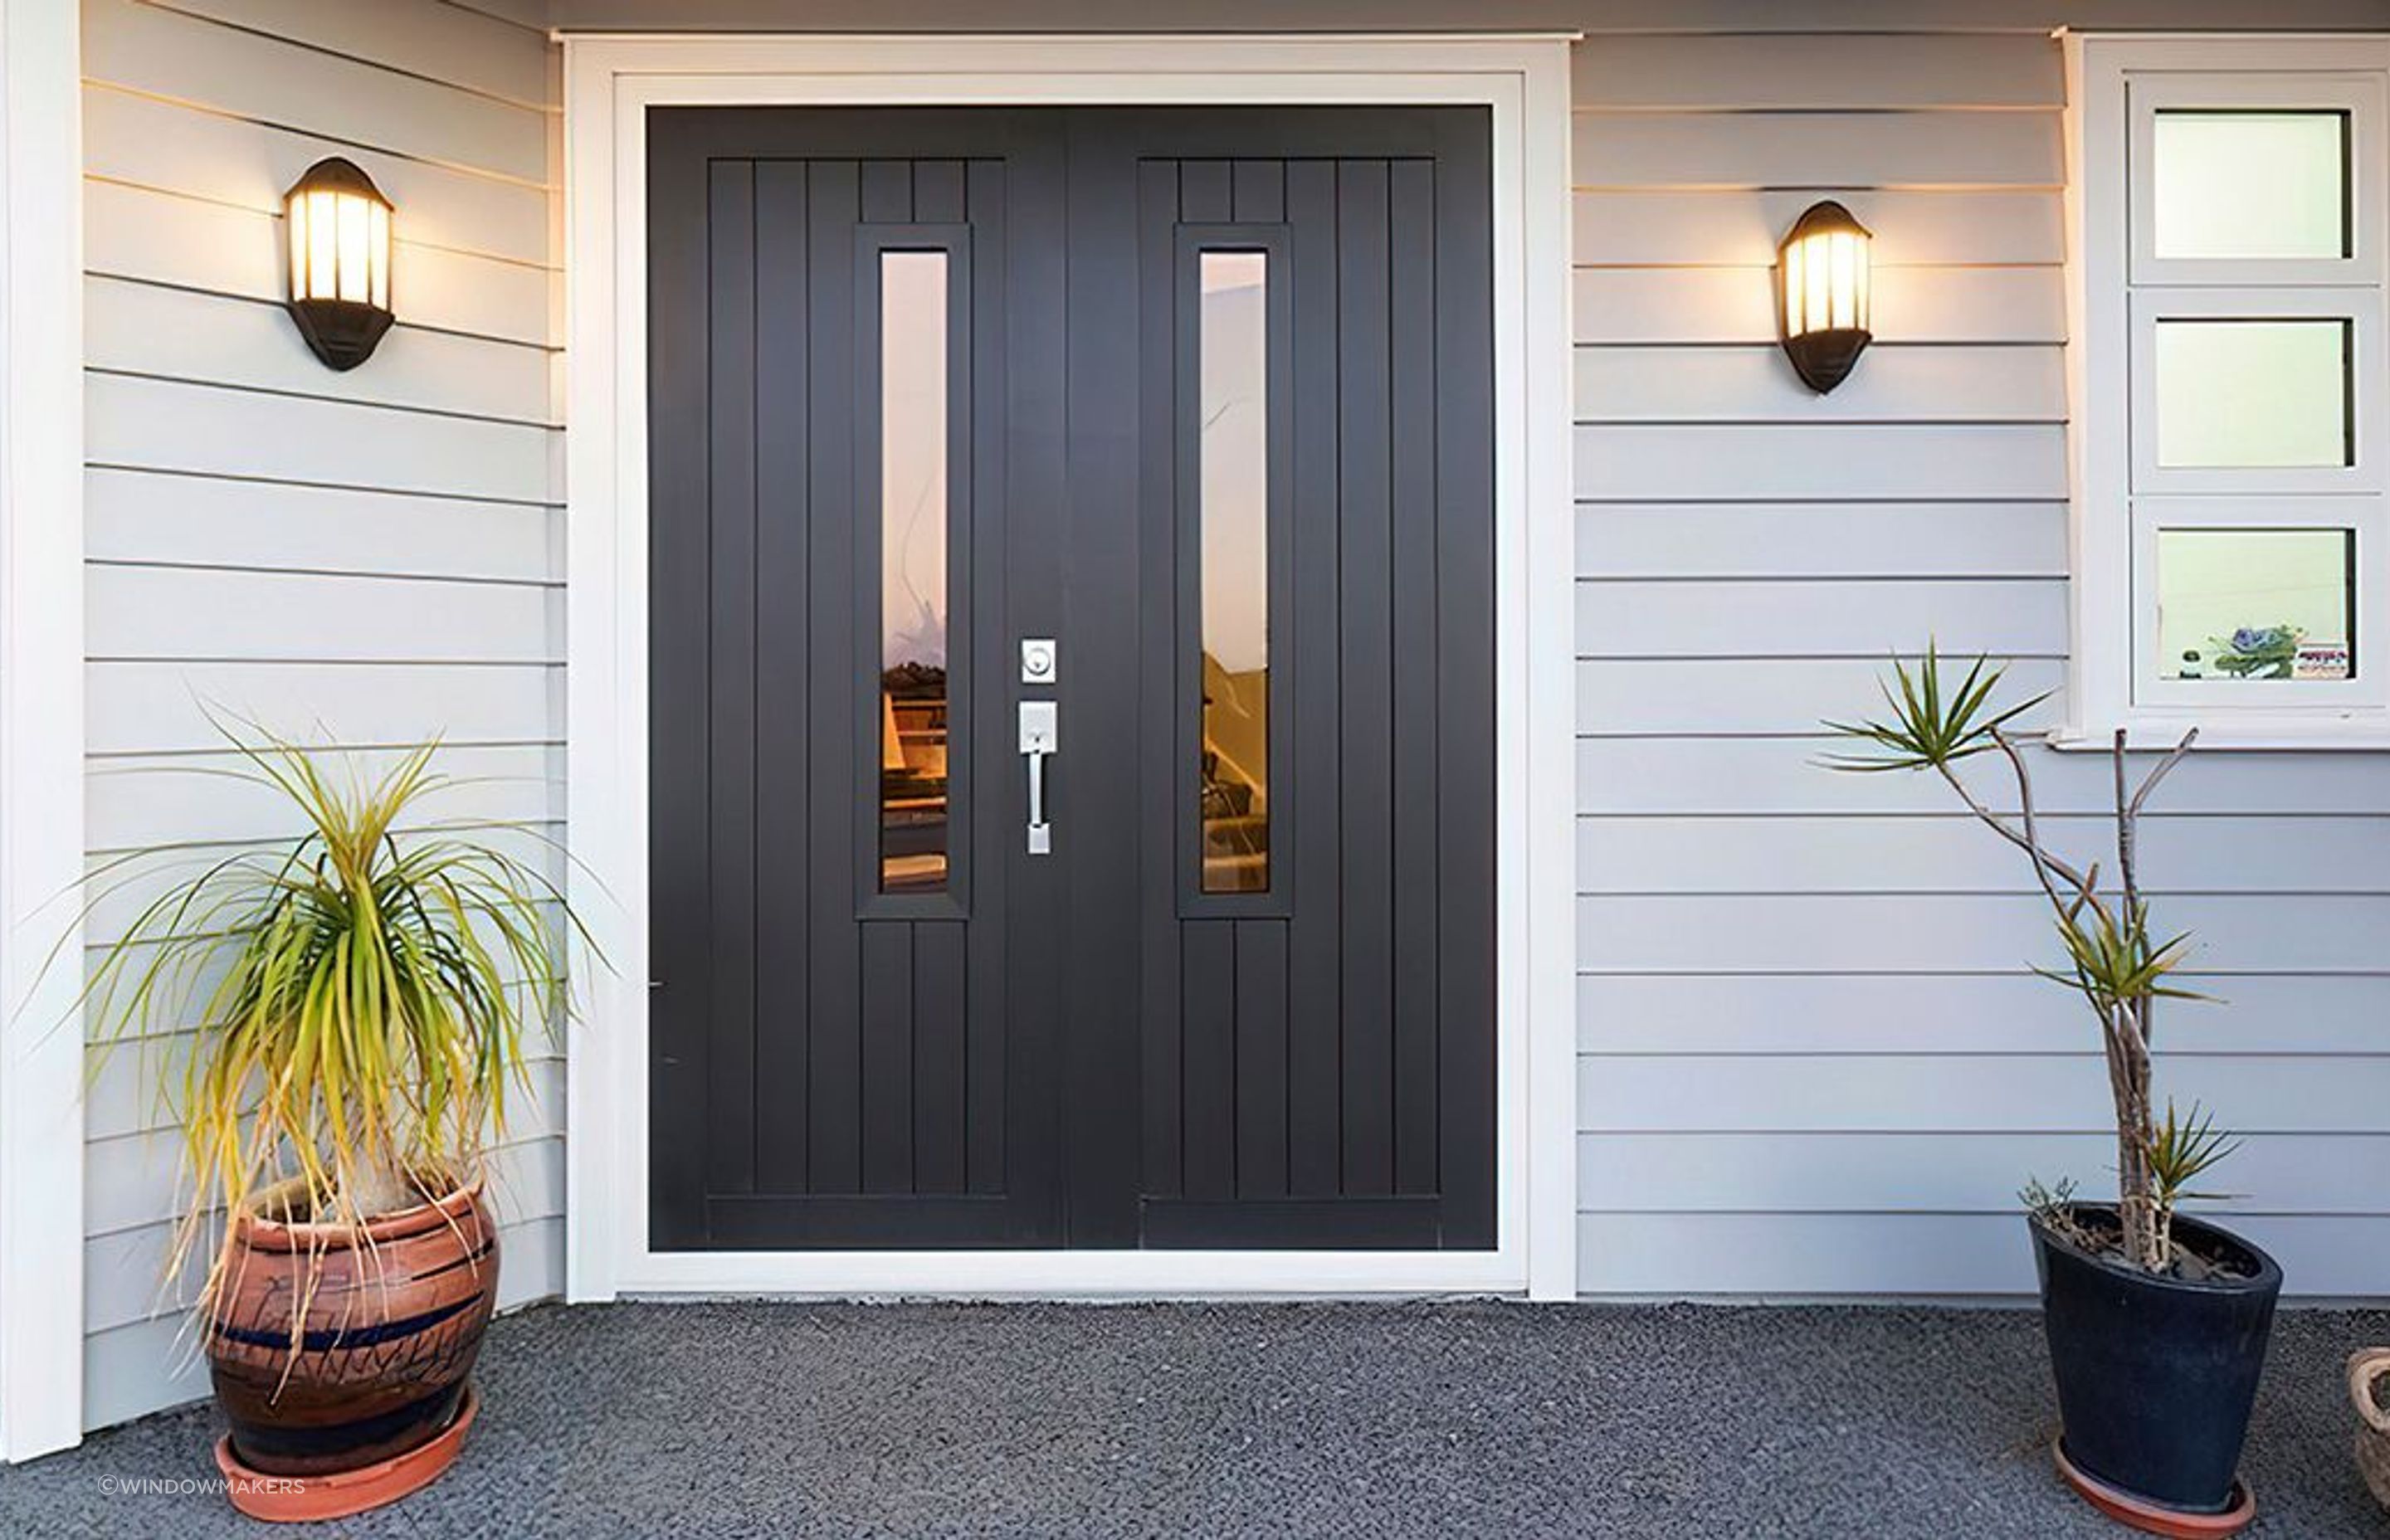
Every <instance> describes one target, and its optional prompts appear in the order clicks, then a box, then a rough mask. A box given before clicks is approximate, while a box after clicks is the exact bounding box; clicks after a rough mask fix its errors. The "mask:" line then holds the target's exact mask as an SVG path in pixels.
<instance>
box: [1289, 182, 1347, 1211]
mask: <svg viewBox="0 0 2390 1540" xmlns="http://www.w3.org/2000/svg"><path fill="white" fill-rule="evenodd" d="M1286 215H1287V225H1288V244H1289V253H1290V262H1289V265H1291V267H1292V268H1293V272H1292V273H1291V275H1290V276H1291V279H1292V281H1293V284H1294V379H1295V385H1294V506H1295V507H1296V508H1297V509H1299V510H1304V511H1301V512H1299V513H1298V514H1297V516H1296V520H1295V527H1294V591H1295V592H1296V593H1297V594H1300V595H1302V596H1303V602H1302V603H1301V604H1299V605H1298V606H1296V608H1295V612H1294V614H1293V615H1292V616H1291V626H1290V628H1289V629H1290V630H1291V633H1292V634H1291V635H1290V636H1289V637H1288V641H1289V643H1290V644H1291V646H1290V648H1289V651H1290V652H1291V654H1292V658H1291V664H1292V672H1293V675H1294V677H1293V688H1294V698H1295V699H1294V711H1293V712H1292V713H1291V717H1292V721H1293V725H1294V742H1293V744H1292V745H1291V749H1292V751H1293V759H1294V769H1295V777H1296V784H1297V785H1299V786H1309V787H1316V788H1318V789H1319V791H1318V792H1317V798H1318V801H1319V806H1320V815H1319V816H1317V817H1314V818H1303V819H1299V820H1298V821H1297V826H1296V828H1295V834H1294V839H1295V845H1294V849H1293V850H1292V851H1291V852H1290V853H1289V854H1290V855H1291V858H1292V861H1293V865H1294V890H1295V892H1297V893H1298V894H1300V895H1301V902H1300V906H1299V907H1298V909H1297V911H1296V913H1295V915H1294V918H1293V919H1292V921H1291V923H1290V924H1289V926H1288V930H1287V974H1288V982H1287V987H1288V1003H1287V1102H1288V1131H1287V1132H1288V1140H1289V1144H1288V1149H1287V1185H1288V1188H1289V1190H1290V1191H1291V1192H1292V1193H1293V1194H1294V1195H1295V1196H1296V1197H1300V1198H1333V1197H1335V1196H1336V1195H1337V1193H1338V1192H1339V1190H1340V1188H1341V1185H1342V1172H1343V1139H1344V1134H1343V1084H1342V1080H1341V1069H1340V1063H1341V1059H1342V1054H1343V1044H1342V1036H1343V1033H1342V1031H1341V1029H1340V1020H1341V1018H1342V1016H1343V982H1342V972H1343V964H1342V960H1341V959H1342V954H1343V936H1342V926H1341V923H1340V921H1339V918H1338V916H1339V912H1340V909H1341V904H1340V889H1341V888H1342V885H1343V873H1342V870H1341V868H1340V864H1339V862H1338V859H1337V842H1338V829H1337V820H1336V818H1335V817H1334V816H1332V815H1331V814H1332V810H1333V807H1334V804H1335V797H1334V793H1333V790H1332V789H1333V788H1334V787H1335V786H1336V785H1337V784H1338V782H1339V780H1340V778H1341V764H1340V760H1341V758H1342V754H1343V747H1342V741H1341V735H1340V732H1339V729H1338V708H1337V673H1338V642H1337V616H1338V612H1339V610H1340V609H1341V607H1342V602H1343V600H1342V586H1341V584H1342V579H1341V576H1340V572H1339V567H1340V563H1339V559H1338V544H1339V542H1338V534H1337V521H1336V520H1335V519H1334V518H1333V517H1330V516H1329V515H1330V512H1331V511H1332V510H1333V509H1334V508H1335V507H1336V506H1337V483H1338V467H1337V461H1338V451H1337V434H1338V416H1339V414H1338V410H1337V386H1338V366H1339V360H1338V349H1337V310H1338V304H1337V267H1338V263H1337V217H1336V163H1335V162H1334V161H1332V160H1296V161H1291V162H1290V163H1289V164H1288V166H1287V169H1286Z"/></svg>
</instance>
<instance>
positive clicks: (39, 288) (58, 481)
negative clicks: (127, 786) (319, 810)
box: [0, 0, 84, 1461]
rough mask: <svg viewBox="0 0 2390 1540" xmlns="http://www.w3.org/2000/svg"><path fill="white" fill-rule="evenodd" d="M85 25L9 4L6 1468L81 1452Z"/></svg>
mask: <svg viewBox="0 0 2390 1540" xmlns="http://www.w3.org/2000/svg"><path fill="white" fill-rule="evenodd" d="M78 28H79V16H78V13H77V10H76V7H74V6H62V5H58V4H57V3H56V0H0V1459H6V1460H12V1461H13V1460H22V1459H30V1458H32V1457H34V1456H36V1455H43V1454H47V1453H49V1452H50V1451H52V1450H54V1449H63V1448H66V1447H68V1446H69V1445H71V1444H75V1443H77V1442H79V1441H80V1440H81V1438H82V1437H83V1031H82V1028H81V1025H80V1023H79V1022H78V1021H77V1020H73V1018H74V1015H75V1009H74V1007H75V1002H76V998H77V995H78V993H79V991H80V990H81V987H82V976H81V974H80V972H79V970H78V969H76V968H75V967H73V966H71V962H70V963H69V964H66V965H61V966H58V967H45V964H46V963H47V962H48V961H49V959H50V957H51V956H52V952H53V949H54V948H60V944H61V942H62V940H63V942H64V943H65V944H64V946H63V948H62V949H61V950H60V951H59V955H60V956H64V957H66V958H69V959H79V957H80V956H81V950H80V947H79V946H78V945H76V944H75V940H74V938H73V937H72V936H71V935H70V934H69V933H68V932H69V931H70V930H71V926H72V922H73V918H74V916H75V913H76V909H77V903H78V901H77V898H76V896H75V893H74V892H73V889H74V886H75V884H76V883H77V882H79V881H80V880H81V879H82V877H83V843H84V841H83V795H84V785H83V774H84V767H83V687H84V663H83V131H82V89H81V80H82V64H81V58H80V34H79V31H78Z"/></svg>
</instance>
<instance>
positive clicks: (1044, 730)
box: [1021, 700, 1060, 855]
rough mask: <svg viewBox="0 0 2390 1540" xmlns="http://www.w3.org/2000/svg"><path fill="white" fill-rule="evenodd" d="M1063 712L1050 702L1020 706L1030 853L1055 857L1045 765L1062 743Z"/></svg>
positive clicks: (1028, 702) (1029, 701)
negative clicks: (1060, 718)
mask: <svg viewBox="0 0 2390 1540" xmlns="http://www.w3.org/2000/svg"><path fill="white" fill-rule="evenodd" d="M1059 716H1060V708H1059V707H1058V706H1057V705H1056V704H1055V702H1053V701H1051V700H1023V701H1022V703H1021V757H1022V760H1024V761H1025V762H1027V764H1028V769H1029V853H1030V854H1032V855H1051V854H1053V853H1054V826H1053V824H1052V823H1051V822H1049V821H1048V820H1047V815H1046V762H1047V760H1049V759H1051V758H1053V756H1054V751H1055V749H1056V747H1057V746H1058V744H1059V742H1060V734H1059V731H1058V722H1057V718H1058V717H1059Z"/></svg>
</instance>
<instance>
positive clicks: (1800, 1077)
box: [1577, 1053, 2390, 1192]
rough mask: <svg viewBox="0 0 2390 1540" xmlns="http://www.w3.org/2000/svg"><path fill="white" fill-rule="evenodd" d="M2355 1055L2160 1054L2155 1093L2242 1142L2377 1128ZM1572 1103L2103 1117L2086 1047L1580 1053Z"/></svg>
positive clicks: (1716, 1119) (2073, 1126) (1944, 1116)
mask: <svg viewBox="0 0 2390 1540" xmlns="http://www.w3.org/2000/svg"><path fill="white" fill-rule="evenodd" d="M2365 1062H2366V1064H2367V1065H2368V1066H2370V1067H2371V1072H2367V1073H2358V1074H2352V1073H2351V1072H2350V1069H2351V1064H2350V1061H2349V1060H2346V1059H2332V1058H2292V1057H2275V1058H2262V1057H2257V1056H2254V1055H2253V1056H2249V1057H2244V1058H2221V1057H2215V1058H2176V1057H2172V1056H2162V1057H2161V1061H2160V1063H2159V1066H2158V1094H2159V1095H2160V1096H2161V1097H2173V1098H2175V1099H2176V1100H2177V1101H2178V1103H2180V1104H2182V1105H2185V1106H2188V1105H2189V1104H2190V1103H2191V1102H2193V1101H2197V1102H2199V1103H2201V1104H2202V1105H2203V1106H2204V1107H2206V1108H2208V1109H2210V1110H2214V1111H2215V1113H2216V1115H2217V1120H2218V1121H2219V1122H2220V1123H2224V1124H2226V1125H2227V1126H2229V1127H2231V1128H2233V1129H2237V1130H2240V1131H2242V1133H2244V1134H2246V1135H2247V1136H2249V1137H2250V1138H2251V1139H2252V1140H2253V1141H2254V1140H2255V1139H2256V1138H2259V1137H2263V1136H2269V1135H2271V1134H2275V1133H2318V1134H2321V1133H2332V1134H2390V1099H2385V1098H2384V1097H2383V1096H2382V1094H2381V1092H2382V1078H2381V1072H2380V1071H2381V1069H2382V1067H2383V1066H2384V1065H2390V1059H2371V1060H2367V1061H2365ZM1577 1106H1578V1110H1579V1112H1580V1115H1581V1116H1582V1118H1583V1127H1584V1129H1585V1130H1587V1131H1600V1132H1649V1133H1669V1132H1676V1133H1703V1132H1712V1131H1725V1132H1741V1133H1753V1134H1767V1133H1795V1134H1800V1133H1832V1132H1835V1131H1838V1130H1853V1131H1868V1132H1879V1133H1911V1134H1929V1135H1930V1134H1941V1133H1955V1132H1966V1131H1973V1132H1982V1133H2000V1132H2028V1131H2029V1132H2039V1133H2052V1134H2097V1133H2102V1132H2105V1131H2107V1130H2109V1129H2112V1128H2114V1126H2115V1123H2114V1116H2115V1115H2114V1110H2112V1105H2111V1103H2110V1101H2109V1099H2108V1075H2107V1071H2106V1070H2105V1069H2104V1068H2103V1067H2102V1065H2101V1059H2100V1058H2099V1056H2098V1055H2097V1054H2096V1053H2083V1054H2069V1055H2064V1056H2059V1055H2032V1054H2002V1055H1994V1056H1985V1057H1975V1056H1972V1055H1968V1054H1882V1055H1871V1054H1840V1055H1831V1056H1828V1055H1816V1054H1788V1055H1781V1056H1767V1055H1758V1054H1747V1055H1740V1056H1736V1057H1733V1058H1721V1059H1702V1060H1700V1061H1699V1062H1698V1063H1690V1062H1688V1061H1687V1060H1686V1059H1684V1058H1683V1057H1682V1056H1680V1055H1676V1054H1654V1055H1651V1056H1650V1057H1648V1058H1635V1057H1625V1056H1618V1055H1605V1056H1600V1057H1594V1056H1585V1057H1581V1058H1580V1059H1578V1060H1577ZM2050 1174H2052V1175H2056V1174H2059V1173H2050ZM2098 1175H2099V1173H2098V1172H2096V1171H2095V1172H2089V1173H2085V1176H2086V1179H2087V1181H2088V1180H2089V1179H2092V1178H2096V1177H2097V1176H2098ZM2232 1190H2234V1191H2236V1192H2237V1191H2239V1190H2240V1188H2239V1187H2238V1185H2237V1184H2236V1185H2235V1186H2234V1187H2233V1189H2232Z"/></svg>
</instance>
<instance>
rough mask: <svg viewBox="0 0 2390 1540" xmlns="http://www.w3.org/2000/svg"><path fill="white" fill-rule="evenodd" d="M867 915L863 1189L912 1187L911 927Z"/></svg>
mask: <svg viewBox="0 0 2390 1540" xmlns="http://www.w3.org/2000/svg"><path fill="white" fill-rule="evenodd" d="M914 928H915V922H913V921H911V920H903V919H879V920H866V921H865V922H864V924H863V926H862V930H863V940H862V944H861V947H860V948H859V950H860V951H861V954H862V958H863V1012H862V1014H863V1097H862V1100H863V1190H864V1191H866V1192H873V1193H905V1192H911V1191H912V1190H914V1189H913V1137H914V1135H913V1033H914V1027H915V1017H914V1013H913V1005H914V1002H913V931H914Z"/></svg>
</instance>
